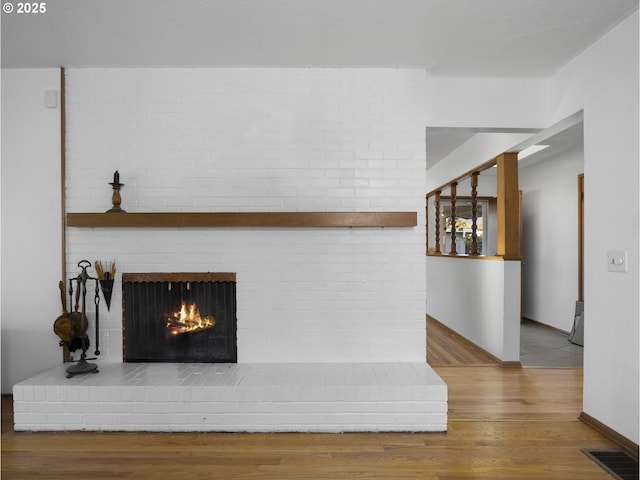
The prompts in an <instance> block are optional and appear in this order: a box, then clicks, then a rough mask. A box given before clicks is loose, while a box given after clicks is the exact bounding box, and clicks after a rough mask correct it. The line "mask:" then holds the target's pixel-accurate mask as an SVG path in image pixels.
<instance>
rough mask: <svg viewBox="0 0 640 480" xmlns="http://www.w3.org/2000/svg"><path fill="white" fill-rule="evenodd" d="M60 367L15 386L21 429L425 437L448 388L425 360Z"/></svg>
mask: <svg viewBox="0 0 640 480" xmlns="http://www.w3.org/2000/svg"><path fill="white" fill-rule="evenodd" d="M99 368H100V373H99V374H86V375H80V376H76V377H73V378H71V379H67V378H66V375H65V370H64V366H62V365H61V366H59V367H56V368H54V369H51V370H48V371H46V372H44V373H42V374H40V375H37V376H35V377H33V378H30V379H28V380H26V381H24V382H20V383H18V384H16V385H15V386H14V389H13V395H14V409H15V415H14V418H15V429H16V430H17V431H69V430H90V431H171V432H180V431H233V432H271V431H274V432H275V431H292V432H296V431H309V432H348V431H429V432H442V431H446V429H447V387H446V385H445V383H444V382H443V381H442V380H441V379H440V377H438V375H437V374H436V373H435V372H434V371H433V370H432V369H431V367H429V365H427V364H425V363H363V364H185V363H182V364H167V363H162V364H141V363H135V364H131V363H122V364H104V365H100V367H99Z"/></svg>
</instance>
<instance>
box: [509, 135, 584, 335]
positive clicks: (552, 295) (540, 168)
mask: <svg viewBox="0 0 640 480" xmlns="http://www.w3.org/2000/svg"><path fill="white" fill-rule="evenodd" d="M583 172H584V148H583V146H582V145H579V146H576V147H574V148H571V149H570V150H567V151H564V152H561V153H560V154H559V155H557V156H555V157H551V158H547V159H545V160H543V161H541V162H539V163H536V164H533V165H531V166H529V167H524V168H521V169H520V171H519V172H518V183H519V186H520V190H522V256H523V257H524V258H525V261H524V262H523V266H522V315H523V316H524V317H525V318H529V319H531V320H535V321H537V322H540V323H544V324H545V325H549V326H551V327H554V328H556V329H559V330H562V331H565V332H569V331H571V328H572V327H573V317H574V311H575V302H576V300H578V175H579V174H581V173H583Z"/></svg>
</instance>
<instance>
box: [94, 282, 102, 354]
mask: <svg viewBox="0 0 640 480" xmlns="http://www.w3.org/2000/svg"><path fill="white" fill-rule="evenodd" d="M93 303H94V304H95V306H96V351H95V352H93V354H94V355H100V348H99V347H100V336H99V335H98V331H99V330H100V290H99V289H98V281H97V280H96V294H95V296H94V297H93Z"/></svg>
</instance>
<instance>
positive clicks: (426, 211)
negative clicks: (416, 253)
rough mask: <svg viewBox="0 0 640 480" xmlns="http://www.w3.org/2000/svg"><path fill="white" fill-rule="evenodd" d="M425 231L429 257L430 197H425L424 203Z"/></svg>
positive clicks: (426, 253) (426, 252) (426, 250)
mask: <svg viewBox="0 0 640 480" xmlns="http://www.w3.org/2000/svg"><path fill="white" fill-rule="evenodd" d="M424 213H425V218H424V230H425V255H429V197H428V196H427V197H425V203H424Z"/></svg>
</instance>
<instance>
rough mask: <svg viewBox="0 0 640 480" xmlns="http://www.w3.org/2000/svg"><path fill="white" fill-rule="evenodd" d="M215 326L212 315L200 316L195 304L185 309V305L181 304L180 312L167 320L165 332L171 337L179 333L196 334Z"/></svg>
mask: <svg viewBox="0 0 640 480" xmlns="http://www.w3.org/2000/svg"><path fill="white" fill-rule="evenodd" d="M215 326H216V319H215V318H214V317H213V315H205V316H201V315H200V311H199V310H198V307H197V306H196V304H195V303H192V304H191V305H189V307H188V308H187V305H186V303H184V302H182V305H181V306H180V310H179V311H177V312H174V313H173V314H172V315H171V316H169V317H168V318H167V331H168V332H169V333H170V334H171V335H179V334H181V333H188V332H198V331H201V330H207V329H209V328H214V327H215Z"/></svg>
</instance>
